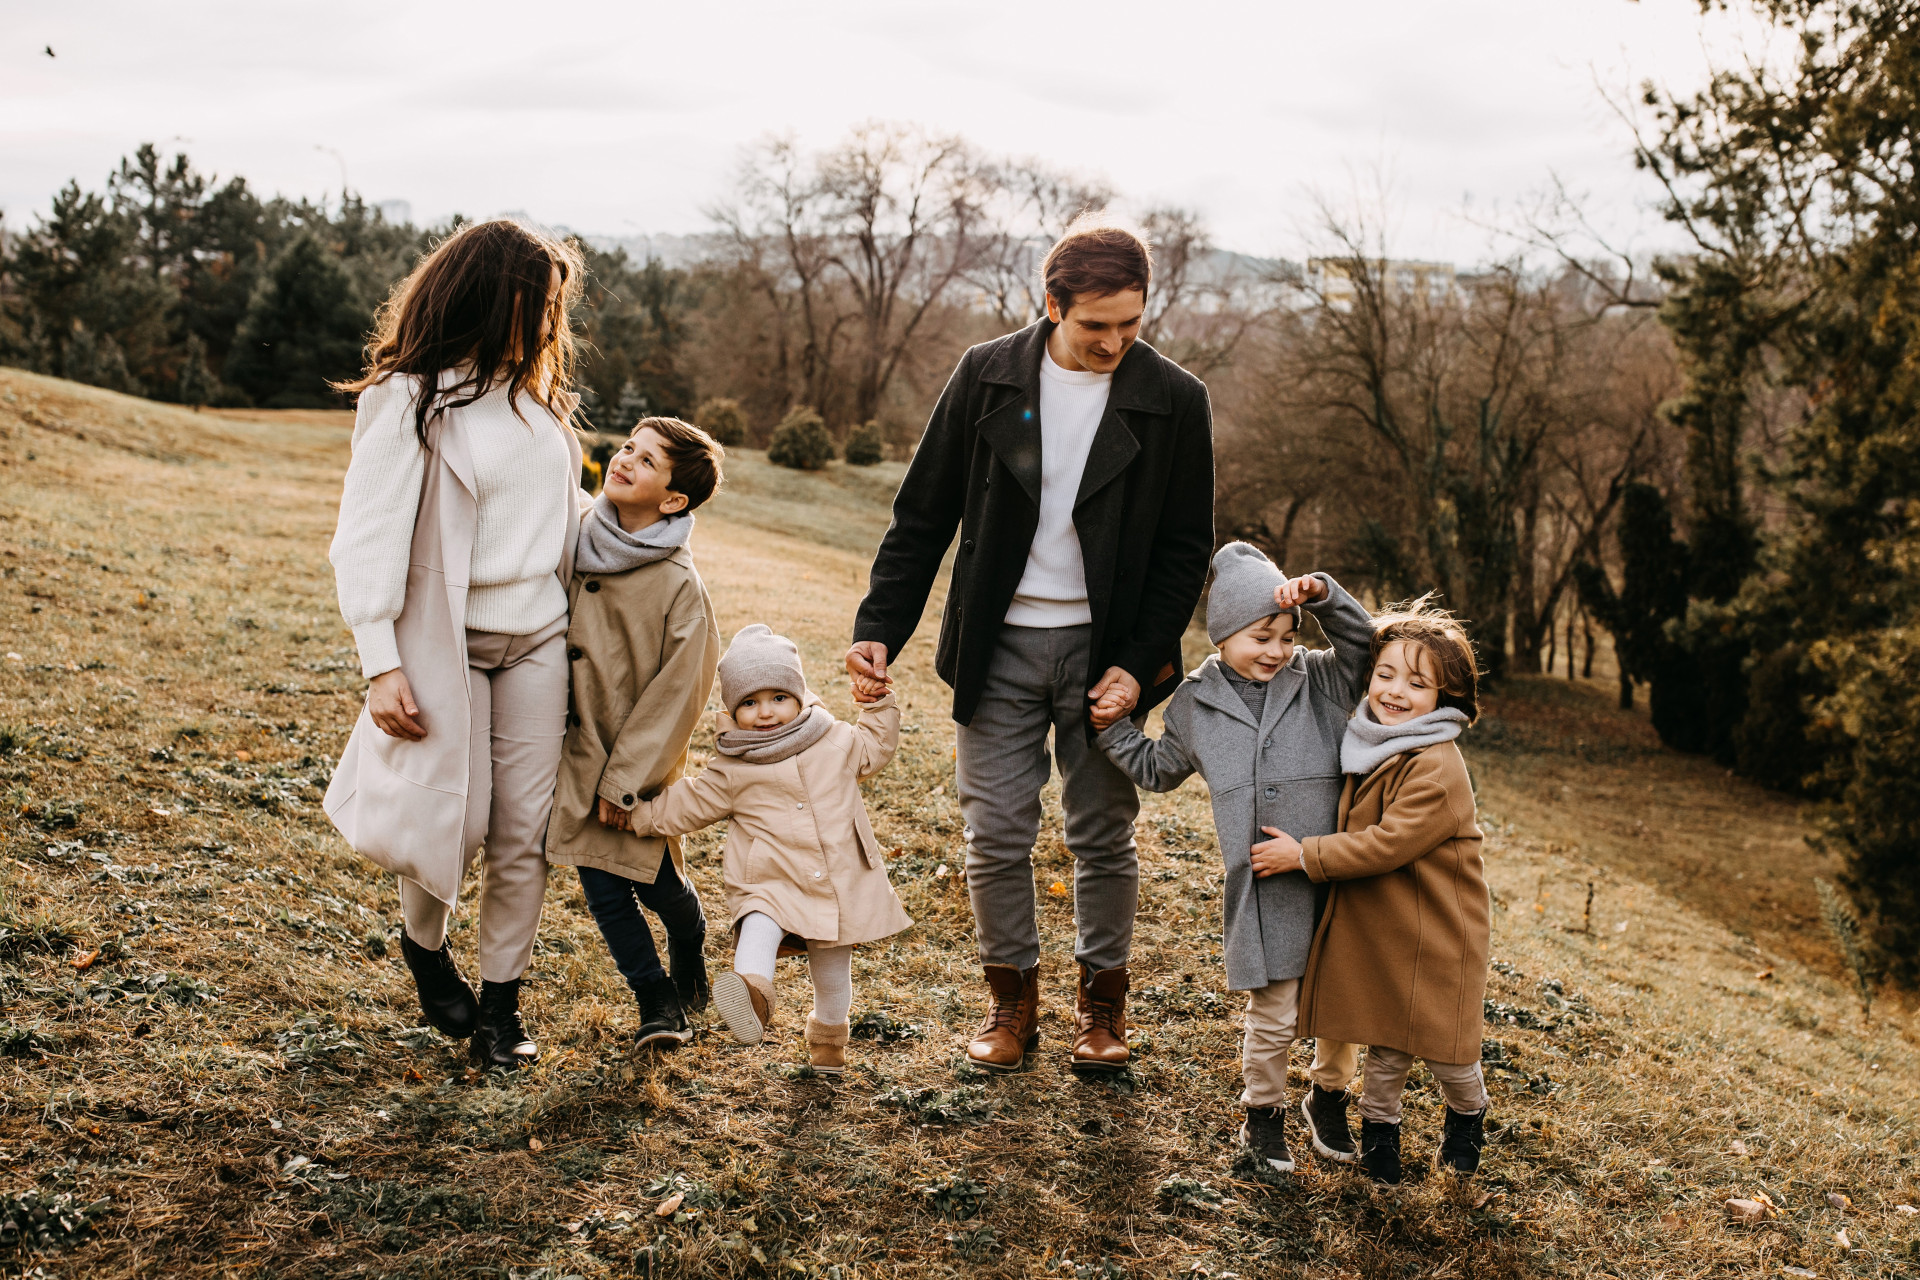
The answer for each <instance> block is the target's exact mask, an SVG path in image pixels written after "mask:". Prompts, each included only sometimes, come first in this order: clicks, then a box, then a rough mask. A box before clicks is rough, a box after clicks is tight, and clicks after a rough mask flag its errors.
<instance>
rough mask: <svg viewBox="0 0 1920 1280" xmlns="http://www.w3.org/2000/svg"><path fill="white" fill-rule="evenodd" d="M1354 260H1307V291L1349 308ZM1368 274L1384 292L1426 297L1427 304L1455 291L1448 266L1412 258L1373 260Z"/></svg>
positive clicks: (1353, 288)
mask: <svg viewBox="0 0 1920 1280" xmlns="http://www.w3.org/2000/svg"><path fill="white" fill-rule="evenodd" d="M1354 261H1355V260H1354V259H1352V258H1309V259H1307V281H1308V284H1309V287H1310V288H1312V289H1313V291H1314V292H1316V293H1318V294H1319V295H1320V296H1321V297H1322V298H1324V299H1326V301H1327V304H1328V305H1329V306H1335V307H1341V308H1345V307H1351V306H1352V305H1353V300H1354V298H1355V296H1356V295H1357V294H1358V293H1359V287H1358V286H1357V285H1356V284H1355V282H1354V276H1355V274H1356V273H1355V271H1354ZM1367 271H1368V273H1369V274H1371V275H1372V276H1373V277H1374V278H1375V279H1377V280H1379V281H1380V282H1381V283H1382V284H1384V285H1385V286H1386V288H1387V289H1388V290H1390V291H1392V292H1394V293H1399V294H1403V295H1404V294H1425V295H1426V297H1427V300H1428V301H1429V302H1439V301H1440V300H1441V299H1443V298H1445V297H1447V296H1448V295H1450V294H1451V293H1452V292H1453V289H1454V270H1453V264H1452V263H1451V262H1422V261H1418V260H1416V259H1412V258H1375V259H1373V260H1371V261H1370V262H1368V263H1367Z"/></svg>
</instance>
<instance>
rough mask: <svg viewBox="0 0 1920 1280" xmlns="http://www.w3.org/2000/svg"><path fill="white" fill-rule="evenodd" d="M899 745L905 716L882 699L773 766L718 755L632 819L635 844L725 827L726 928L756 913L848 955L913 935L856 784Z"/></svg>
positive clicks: (637, 809)
mask: <svg viewBox="0 0 1920 1280" xmlns="http://www.w3.org/2000/svg"><path fill="white" fill-rule="evenodd" d="M899 745H900V708H899V706H898V704H896V703H895V702H894V700H893V695H891V694H889V695H887V696H886V697H884V698H882V699H881V700H880V701H878V702H875V703H869V704H868V705H866V706H864V707H862V708H861V709H860V720H859V723H857V724H848V723H846V722H845V721H836V722H835V723H834V725H833V727H832V728H831V729H829V730H828V731H827V735H826V736H825V737H824V738H822V739H820V741H818V742H816V743H814V744H813V745H812V746H810V747H808V748H807V749H806V750H804V751H802V752H800V753H798V754H797V755H793V756H789V757H787V758H786V759H785V760H781V761H777V762H775V763H773V764H748V763H747V762H746V761H744V760H741V759H738V758H737V757H733V756H724V755H715V756H714V757H713V758H712V759H711V760H710V761H708V763H707V767H706V770H705V771H704V772H702V773H700V774H698V775H696V776H695V777H692V778H686V779H683V780H681V781H679V782H676V783H674V784H673V785H672V786H670V787H668V788H667V789H666V790H664V791H662V792H661V793H660V794H659V795H657V796H655V797H654V798H653V799H651V800H643V801H641V802H640V803H639V804H638V805H637V806H636V807H635V808H634V811H633V830H634V832H635V833H636V834H639V835H661V836H683V835H687V834H690V833H692V832H694V831H698V830H700V829H701V828H702V827H709V826H712V825H713V824H714V823H716V822H719V821H722V820H725V821H726V823H727V844H726V850H725V854H724V863H723V877H724V879H725V882H726V887H727V912H728V915H729V918H730V920H731V922H732V923H733V924H736V925H737V924H738V923H739V922H740V920H741V918H742V917H743V916H745V915H747V914H748V913H749V912H752V911H759V912H763V913H764V914H766V915H767V916H770V917H771V918H772V919H773V920H774V922H775V923H777V924H778V925H779V926H780V927H781V928H782V929H785V930H786V931H787V932H788V933H793V934H798V935H799V936H800V937H802V938H807V939H810V940H811V941H814V942H821V943H828V944H831V945H834V946H850V945H852V944H854V943H859V942H873V941H875V940H877V939H880V938H885V937H888V936H890V935H892V934H896V933H898V932H900V930H902V929H905V928H907V927H908V926H910V925H911V924H912V923H913V921H912V920H911V919H909V918H908V916H907V912H906V909H905V908H904V907H902V906H901V905H900V899H899V897H898V896H897V895H896V894H895V893H894V891H893V885H892V884H891V883H889V882H888V880H887V864H886V859H885V858H884V857H883V856H882V854H881V852H880V842H879V841H878V840H876V839H874V835H873V827H872V826H871V824H869V823H868V821H867V807H866V805H865V803H863V802H862V800H861V799H860V783H861V781H862V780H863V779H865V778H870V777H872V776H873V775H874V774H876V773H878V772H880V770H881V769H883V768H885V767H886V764H887V761H889V760H891V759H893V753H894V751H895V750H896V749H897V748H898V747H899Z"/></svg>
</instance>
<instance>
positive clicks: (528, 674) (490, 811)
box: [400, 617, 567, 982]
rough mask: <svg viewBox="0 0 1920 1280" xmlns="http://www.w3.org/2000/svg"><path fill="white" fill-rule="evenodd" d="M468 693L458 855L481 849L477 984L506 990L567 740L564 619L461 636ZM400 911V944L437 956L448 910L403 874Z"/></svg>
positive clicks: (531, 915)
mask: <svg viewBox="0 0 1920 1280" xmlns="http://www.w3.org/2000/svg"><path fill="white" fill-rule="evenodd" d="M467 691H468V695H469V697H470V698H471V699H472V707H473V722H472V723H473V729H472V732H473V738H472V745H471V747H470V754H469V757H468V759H469V761H470V765H469V769H470V772H469V773H468V777H467V819H466V830H465V832H464V834H463V836H462V839H461V843H460V847H461V848H462V849H464V850H467V851H468V856H469V857H471V856H472V851H473V850H474V849H475V848H477V847H478V846H479V845H480V844H481V843H482V842H483V841H484V842H485V844H486V854H485V866H486V869H485V873H484V874H485V878H484V879H483V880H482V881H481V884H480V977H481V978H482V979H484V980H485V981H487V982H511V981H513V980H514V979H515V978H517V977H519V976H520V975H521V974H523V973H525V972H526V971H527V966H528V965H529V964H530V963H532V961H533V939H534V935H535V934H536V933H538V932H539V929H540V903H541V899H542V898H544V897H545V896H546V891H547V852H546V842H547V817H548V815H549V814H551V813H552V812H553V784H554V780H555V779H556V778H558V777H559V774H560V747H561V744H562V743H563V742H564V741H565V739H566V735H567V620H566V618H564V617H562V618H558V619H556V620H555V621H554V622H553V623H552V624H551V625H550V626H547V627H543V628H542V629H540V630H539V631H535V632H533V633H531V634H529V635H522V636H511V635H501V634H498V633H495V632H491V631H468V632H467ZM428 731H429V732H431V731H432V730H431V729H429V730H428ZM400 910H401V914H402V916H403V917H404V918H405V920H406V927H407V936H408V937H410V938H412V939H413V940H414V941H415V942H417V943H418V944H420V945H421V946H423V947H425V948H427V949H428V950H429V951H437V950H439V948H440V945H441V944H442V943H443V942H445V941H446V940H447V920H448V918H449V916H451V915H452V910H451V908H449V907H448V906H447V904H446V903H444V902H441V901H440V900H439V899H438V898H435V897H434V896H433V895H432V894H430V893H428V892H427V891H426V890H425V889H422V888H421V887H420V886H419V885H417V884H415V883H414V882H413V881H411V880H408V879H407V878H406V877H404V876H402V877H401V879H400Z"/></svg>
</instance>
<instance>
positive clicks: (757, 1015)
mask: <svg viewBox="0 0 1920 1280" xmlns="http://www.w3.org/2000/svg"><path fill="white" fill-rule="evenodd" d="M713 1007H714V1008H715V1009H716V1010H717V1011H718V1012H719V1014H720V1016H721V1017H722V1018H723V1019H725V1020H726V1024H727V1030H728V1032H730V1033H731V1034H732V1036H733V1038H734V1040H735V1041H736V1042H737V1043H739V1044H759V1043H760V1040H761V1037H763V1036H765V1035H766V1034H767V1028H768V1027H770V1026H772V1025H773V1010H774V1002H773V984H772V983H771V982H769V981H767V979H765V978H763V977H761V976H760V975H759V974H757V973H741V972H739V971H737V970H734V969H729V970H727V971H726V972H725V973H723V974H721V975H720V976H719V977H718V978H715V979H714V980H713Z"/></svg>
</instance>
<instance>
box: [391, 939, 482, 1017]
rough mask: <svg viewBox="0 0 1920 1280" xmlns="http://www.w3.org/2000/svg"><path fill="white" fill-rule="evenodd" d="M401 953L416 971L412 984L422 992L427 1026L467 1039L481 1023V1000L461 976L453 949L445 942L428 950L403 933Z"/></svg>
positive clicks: (414, 971)
mask: <svg viewBox="0 0 1920 1280" xmlns="http://www.w3.org/2000/svg"><path fill="white" fill-rule="evenodd" d="M400 954H401V955H402V956H404V957H405V958H406V961H407V968H408V970H409V971H410V972H412V974H413V985H414V987H415V989H416V990H418V991H419V993H420V1012H421V1013H422V1014H424V1015H426V1019H427V1025H428V1026H431V1027H432V1028H433V1029H434V1030H435V1031H438V1032H439V1033H440V1034H441V1035H446V1036H452V1037H453V1038H454V1039H455V1040H465V1039H466V1038H467V1037H468V1036H470V1035H472V1034H473V1030H474V1028H475V1027H477V1026H478V1025H479V1024H480V1002H479V1001H478V1000H475V999H474V998H473V988H472V987H470V986H468V985H467V980H466V979H465V978H463V977H461V976H460V970H459V969H458V968H457V967H456V966H455V965H454V963H453V949H452V948H451V947H449V946H448V945H447V944H446V943H444V942H443V943H441V944H440V949H439V950H438V951H429V950H427V949H426V948H425V947H423V946H421V945H420V944H419V943H417V942H415V941H414V940H413V939H412V938H409V937H408V936H407V934H406V931H405V930H404V929H403V930H401V932H400Z"/></svg>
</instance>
